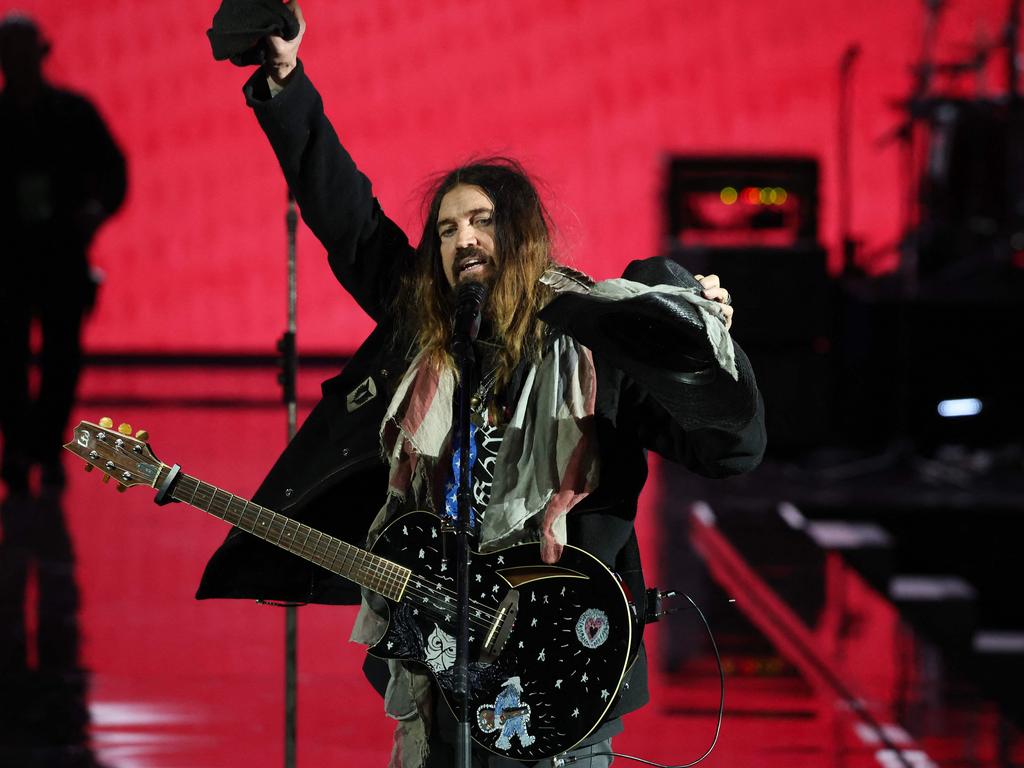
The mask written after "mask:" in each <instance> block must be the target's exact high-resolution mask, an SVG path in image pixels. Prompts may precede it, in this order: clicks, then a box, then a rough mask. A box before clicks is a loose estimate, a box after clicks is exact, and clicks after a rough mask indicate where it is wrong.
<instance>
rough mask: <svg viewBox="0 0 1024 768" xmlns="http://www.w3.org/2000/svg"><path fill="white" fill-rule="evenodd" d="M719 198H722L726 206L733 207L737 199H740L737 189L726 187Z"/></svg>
mask: <svg viewBox="0 0 1024 768" xmlns="http://www.w3.org/2000/svg"><path fill="white" fill-rule="evenodd" d="M719 197H721V198H722V202H723V203H725V204H726V205H732V204H733V203H735V202H736V199H737V198H738V197H739V193H738V192H736V189H735V188H734V187H725V188H724V189H723V190H722V192H721V194H720V195H719Z"/></svg>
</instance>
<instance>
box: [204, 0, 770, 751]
mask: <svg viewBox="0 0 1024 768" xmlns="http://www.w3.org/2000/svg"><path fill="white" fill-rule="evenodd" d="M223 7H224V6H222V8H223ZM285 9H286V10H287V11H290V12H291V13H293V14H294V17H292V18H290V19H288V21H290V22H291V23H292V24H294V25H295V26H297V33H296V34H294V36H293V37H292V39H290V40H286V39H284V38H283V37H279V36H273V35H272V36H269V37H267V38H266V39H265V40H264V41H263V45H264V46H265V48H264V52H265V56H264V57H263V58H264V62H263V64H262V67H261V69H260V70H259V71H257V72H256V74H254V75H253V76H252V77H251V78H250V79H249V81H248V82H247V83H246V84H245V87H244V93H245V96H246V101H247V103H248V105H249V106H250V107H251V108H252V109H253V111H254V112H255V114H256V117H257V120H258V121H259V123H260V126H261V127H262V128H263V130H264V131H265V133H266V134H267V137H268V139H269V140H270V143H271V145H272V147H273V148H274V151H275V152H276V154H277V157H278V160H279V162H280V164H281V167H282V169H283V171H284V174H285V176H286V178H287V181H288V184H289V187H290V189H291V190H292V192H293V194H294V195H295V198H296V200H297V201H298V203H299V206H300V208H301V211H302V216H303V219H304V220H305V222H306V223H307V225H308V226H309V227H310V229H311V230H312V231H313V232H314V234H315V235H316V236H317V237H318V238H319V239H320V241H321V242H322V243H323V244H324V246H325V247H326V249H327V252H328V259H329V262H330V265H331V268H332V269H333V271H334V274H335V275H336V276H337V278H338V280H339V281H340V282H341V284H342V285H343V286H344V287H345V288H346V289H347V290H348V291H349V292H350V293H351V294H352V295H353V297H354V298H355V299H356V300H357V301H358V303H359V305H360V306H361V307H362V308H363V309H364V310H365V311H366V312H367V313H368V314H369V315H370V316H371V317H372V318H373V319H374V320H375V321H376V322H377V326H376V328H375V330H374V331H373V333H372V334H371V335H370V336H369V338H368V339H367V340H366V341H365V342H364V343H363V345H362V346H361V347H360V348H359V350H358V351H357V352H356V353H355V355H354V356H353V358H352V360H351V361H350V362H349V363H348V365H347V366H346V367H345V370H344V371H343V372H342V373H341V374H340V375H339V376H337V377H335V378H334V379H331V380H329V381H327V382H325V383H324V385H323V399H322V400H321V401H320V402H319V404H318V405H317V406H316V407H315V409H314V410H313V412H312V413H311V414H310V416H309V418H308V419H307V420H306V422H305V423H304V424H303V426H302V428H301V429H300V431H299V432H298V434H297V435H296V437H295V439H294V440H293V441H292V442H291V444H290V445H289V446H288V448H287V449H286V450H285V452H284V453H283V454H282V456H281V457H280V458H279V459H278V461H277V463H276V464H275V465H274V467H273V468H272V469H271V471H270V474H269V475H268V477H267V478H266V480H265V481H264V483H263V484H262V486H261V487H260V489H259V491H258V492H257V494H256V496H255V497H254V501H255V502H256V503H258V504H260V505H263V506H266V507H269V508H270V509H274V510H277V511H280V512H282V513H284V514H286V515H288V516H289V517H293V518H297V519H299V520H301V521H302V522H303V523H306V524H308V525H310V526H312V527H314V528H318V529H321V530H324V531H327V532H329V533H331V534H332V535H335V536H339V537H341V538H344V539H345V540H347V541H350V542H352V543H356V544H358V545H361V546H362V545H365V544H367V543H370V544H372V543H373V541H374V539H375V537H376V535H377V534H378V533H379V532H380V531H381V529H382V528H383V527H384V526H385V525H386V524H387V522H388V521H390V520H392V519H394V517H395V516H396V515H399V514H402V513H405V512H408V511H412V510H417V509H419V510H428V511H432V512H434V513H436V514H437V515H438V516H440V517H445V516H448V515H451V514H452V513H453V511H454V507H455V503H454V499H455V492H454V486H455V479H454V473H453V468H452V439H453V434H454V429H453V409H452V399H453V395H454V393H455V391H456V388H457V386H458V382H457V379H458V376H457V374H456V368H455V363H454V360H453V356H452V353H451V351H450V350H451V343H452V321H453V308H454V296H455V293H456V291H457V289H458V287H459V286H460V285H461V284H463V283H465V282H467V281H476V282H481V283H484V284H485V285H487V286H488V287H489V294H488V298H487V300H486V304H485V305H484V308H483V321H482V324H481V328H480V332H479V336H478V338H477V340H476V342H474V343H475V349H476V355H475V358H476V361H477V362H476V364H477V372H476V377H475V379H476V380H475V381H474V382H472V383H471V384H470V383H469V382H463V383H465V384H467V385H470V386H471V387H472V389H471V391H472V398H471V410H472V414H471V423H472V440H473V442H474V445H475V448H476V451H475V454H476V461H475V464H474V487H473V494H472V496H473V503H472V508H473V512H474V516H475V526H474V535H475V539H476V541H475V544H474V546H475V548H476V549H479V550H481V551H484V552H486V551H491V550H495V549H498V548H501V547H506V546H509V545H512V544H518V543H522V542H526V541H539V549H540V551H539V553H538V555H539V557H538V560H543V561H544V562H546V563H555V562H557V561H558V560H559V557H560V555H561V553H562V549H563V547H564V545H565V544H566V543H571V544H573V545H575V546H577V547H580V548H582V549H585V550H587V551H588V552H590V553H591V554H593V555H594V556H596V557H597V558H598V559H600V560H601V561H602V562H603V563H605V564H606V565H607V566H608V567H609V568H611V569H612V570H614V571H616V572H617V573H618V574H620V575H621V576H622V578H623V579H624V580H625V582H626V583H627V585H628V586H629V588H630V591H631V592H632V594H633V595H634V596H641V599H642V596H643V595H644V590H645V586H644V581H643V575H642V572H641V567H640V556H639V552H638V548H637V540H636V535H635V533H634V530H633V521H634V518H635V516H636V510H637V497H638V495H639V493H640V491H641V489H642V487H643V485H644V481H645V479H646V476H647V463H646V451H647V450H648V449H653V450H655V451H657V452H658V453H659V454H661V455H662V456H664V457H666V458H668V459H671V460H673V461H677V462H681V463H682V464H684V465H685V466H687V467H688V468H689V469H691V470H692V471H694V472H697V473H699V474H701V475H704V476H708V477H724V476H728V475H733V474H737V473H741V472H746V471H749V470H751V469H753V468H754V467H755V466H757V464H758V463H759V461H760V459H761V456H762V453H763V450H764V445H765V435H764V428H763V411H762V404H761V400H760V396H759V394H758V391H757V387H756V384H755V382H754V377H753V373H752V371H751V369H750V365H749V363H748V361H747V359H746V357H745V355H744V354H743V352H742V351H741V350H740V349H739V348H738V347H736V346H735V345H734V344H733V343H732V340H731V339H730V338H729V336H728V333H727V330H728V328H729V327H730V325H731V323H732V318H733V308H732V306H731V305H730V300H729V294H728V292H727V291H726V290H725V289H724V288H723V287H721V285H720V284H719V280H718V278H717V277H716V276H714V275H709V276H707V277H699V282H698V280H697V279H694V278H693V277H692V276H691V275H689V273H687V272H686V271H685V270H683V269H682V268H681V267H679V266H678V265H676V264H675V263H674V262H671V261H669V260H667V259H662V258H655V259H647V260H641V261H634V262H632V263H631V264H630V265H629V266H628V267H627V269H626V272H625V274H624V279H620V280H611V281H604V282H601V283H596V284H595V283H594V282H593V281H592V280H590V279H589V278H587V277H586V276H585V275H582V274H580V273H578V272H575V271H573V270H571V269H568V268H566V267H563V266H560V265H559V264H557V263H556V262H555V261H554V259H553V257H552V252H551V251H552V247H551V237H550V225H549V220H548V217H547V214H546V211H545V209H544V206H543V205H542V203H541V201H540V199H539V197H538V195H537V192H536V189H535V188H534V185H533V184H532V183H531V182H530V180H529V178H528V177H527V175H526V174H525V173H524V172H523V170H522V168H521V167H520V166H519V165H518V164H516V163H515V162H513V161H510V160H505V159H496V160H490V161H484V162H478V163H473V164H470V165H466V166H463V167H459V168H456V169H454V170H452V171H451V172H449V173H447V174H446V175H444V176H443V177H441V179H440V181H439V182H438V183H437V184H436V185H435V187H434V190H433V192H432V196H431V198H430V203H429V207H428V209H427V210H428V214H427V217H426V221H425V223H424V228H423V232H422V234H421V236H420V242H419V245H418V246H417V247H415V248H413V247H412V246H411V245H410V244H409V241H408V239H407V238H406V235H405V234H404V233H403V232H402V231H401V230H400V229H399V228H398V226H397V225H396V224H395V223H394V222H392V221H391V220H390V219H389V218H388V217H387V216H386V215H385V214H384V213H383V212H382V210H381V208H380V206H379V204H378V202H377V200H376V199H375V198H374V196H373V194H372V191H371V187H370V182H369V180H368V179H367V178H366V177H365V176H364V175H362V173H360V172H359V170H358V169H357V168H356V166H355V164H354V162H353V161H352V159H351V157H350V156H349V154H348V153H347V152H346V150H345V149H344V147H342V145H341V144H340V142H339V140H338V137H337V135H336V134H335V132H334V129H333V128H332V126H331V125H330V123H329V122H328V120H327V118H326V117H325V115H324V111H323V104H322V102H321V99H320V95H319V94H318V92H317V91H316V90H315V88H314V87H313V84H312V82H311V81H310V79H309V78H308V77H307V75H306V73H305V71H304V69H303V66H302V63H301V62H300V61H299V59H298V57H297V56H298V49H299V45H300V42H301V40H302V36H303V34H304V32H305V22H304V20H303V17H302V12H301V10H300V9H299V7H298V5H297V4H296V3H295V2H291V3H289V4H288V5H287V6H285ZM217 23H218V22H217V19H215V21H214V30H212V31H211V40H213V38H214V35H213V34H212V33H213V32H215V31H216V29H217ZM293 31H295V30H294V29H293ZM214 49H215V53H216V52H217V48H216V41H215V45H214ZM198 597H200V598H210V597H237V598H263V599H272V600H288V601H299V602H322V603H357V602H361V604H362V605H361V609H360V612H359V615H358V617H357V620H356V624H355V627H354V629H353V634H352V639H354V640H357V641H359V642H364V643H372V642H374V641H375V640H376V639H377V638H378V637H379V636H380V634H381V632H382V630H383V628H384V627H385V626H386V622H387V614H386V611H385V610H384V608H383V606H382V604H381V603H380V601H379V598H376V597H375V596H373V595H372V594H370V593H366V594H364V595H360V594H359V592H358V590H357V588H356V587H354V586H353V585H351V584H349V583H347V582H343V581H342V580H341V579H339V578H337V577H335V576H333V575H332V574H330V573H328V572H327V571H325V570H323V569H320V568H318V567H316V566H313V565H310V564H308V563H305V562H304V561H302V560H299V559H298V558H294V557H293V556H291V555H289V554H287V553H284V552H282V551H280V550H277V549H275V548H273V547H271V546H270V545H268V544H266V543H264V542H262V541H259V540H258V539H256V538H254V537H252V536H249V535H247V534H246V533H244V532H242V531H239V530H237V529H235V530H233V531H232V532H231V533H230V534H229V535H228V537H227V540H226V541H225V542H224V544H223V545H222V546H221V547H220V549H219V550H218V551H217V552H216V553H215V554H214V556H213V558H212V559H211V561H210V563H209V565H208V566H207V570H206V573H205V574H204V577H203V581H202V584H201V585H200V588H199V592H198ZM642 613H643V610H642V606H641V615H642ZM365 669H366V673H367V676H368V677H369V678H370V680H371V681H372V682H373V683H374V684H375V686H376V687H377V688H378V690H380V691H381V693H382V694H383V695H384V699H385V701H384V704H385V708H386V710H387V712H388V714H389V715H390V716H392V717H393V718H394V719H395V720H396V730H395V741H394V747H393V751H392V759H391V765H393V766H401V768H413V767H418V766H448V765H453V764H454V762H455V757H454V734H455V719H454V716H453V715H452V713H451V711H450V710H449V709H448V707H447V706H446V705H445V703H444V701H443V700H442V699H441V698H440V696H439V695H438V692H437V690H436V688H435V686H434V684H433V683H432V681H431V678H430V677H429V675H428V674H426V671H425V668H424V667H421V666H417V665H404V664H402V663H398V662H389V663H387V665H386V666H385V663H384V662H381V661H379V660H376V659H369V658H368V661H367V664H366V665H365ZM507 683H508V686H507V688H506V690H507V692H508V693H509V695H516V696H517V695H518V694H519V693H520V692H521V691H520V689H521V683H520V680H519V678H517V677H510V678H509V679H508V681H507ZM646 700H647V688H646V657H645V655H644V653H643V650H642V648H641V650H640V654H639V657H638V658H637V661H636V663H634V664H633V665H632V667H631V668H630V670H629V672H628V673H627V676H626V678H625V680H624V684H623V686H622V687H621V689H620V695H619V696H618V698H617V700H615V701H614V703H613V704H612V705H611V706H610V707H609V709H608V711H607V712H606V713H605V716H604V719H603V721H602V722H601V723H600V724H599V725H597V727H596V728H595V729H594V731H593V732H592V733H590V735H589V736H588V737H587V738H586V739H584V740H583V742H582V743H581V746H577V747H576V748H575V750H574V753H575V754H576V755H578V756H579V757H582V758H583V759H582V760H580V761H579V762H578V764H579V765H583V766H587V765H591V766H594V767H595V768H596V766H605V765H609V764H610V762H611V760H610V758H608V757H603V756H601V757H598V756H595V757H592V758H591V757H588V755H591V754H595V753H598V752H607V751H608V750H609V749H610V740H611V737H612V736H614V735H615V734H616V733H618V732H619V731H621V729H622V725H621V716H622V715H623V714H624V713H626V712H629V711H631V710H634V709H636V708H638V707H639V706H641V705H643V704H644V703H645V702H646ZM503 706H504V704H503V703H502V702H501V701H500V700H499V701H498V702H496V711H498V710H500V709H501V708H502V707H503ZM569 714H570V713H568V712H567V713H565V716H566V717H568V716H569ZM506 730H507V731H508V732H505V731H502V732H501V734H500V738H498V740H497V741H496V742H495V745H494V748H493V749H491V750H490V751H488V750H485V749H482V748H477V749H475V750H474V756H473V759H474V761H475V764H477V765H480V766H495V767H497V766H502V767H503V768H509V767H511V766H516V765H520V763H517V762H514V761H512V760H511V759H509V758H507V757H504V756H502V755H501V754H500V752H501V750H502V749H503V748H504V747H503V745H505V744H508V743H514V740H515V739H519V740H520V743H526V740H527V739H530V738H533V737H532V736H530V735H529V734H528V733H527V730H526V729H521V730H516V729H515V728H511V727H510V728H509V729H506ZM510 739H511V740H513V741H510ZM541 764H542V765H550V761H545V762H543V763H541Z"/></svg>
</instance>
